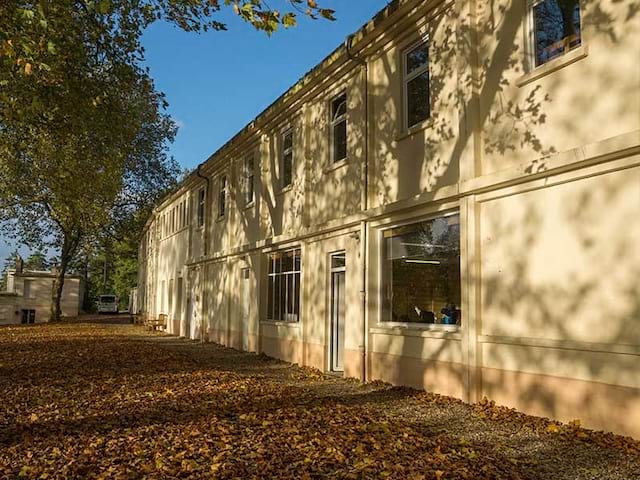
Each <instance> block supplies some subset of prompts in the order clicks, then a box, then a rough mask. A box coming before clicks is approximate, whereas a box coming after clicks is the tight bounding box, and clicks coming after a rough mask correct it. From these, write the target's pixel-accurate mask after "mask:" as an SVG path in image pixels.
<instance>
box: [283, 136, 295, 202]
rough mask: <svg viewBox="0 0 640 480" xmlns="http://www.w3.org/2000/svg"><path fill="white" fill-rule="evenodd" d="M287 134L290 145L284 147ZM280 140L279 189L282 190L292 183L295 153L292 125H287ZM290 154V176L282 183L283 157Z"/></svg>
mask: <svg viewBox="0 0 640 480" xmlns="http://www.w3.org/2000/svg"><path fill="white" fill-rule="evenodd" d="M288 135H291V146H290V147H289V148H285V145H286V143H285V139H286V138H287V136H288ZM280 141H281V142H282V155H281V161H280V189H281V190H284V189H285V188H288V187H290V186H291V185H292V184H293V165H294V162H295V155H294V135H293V127H289V128H287V129H286V130H284V131H283V132H282V134H281V136H280ZM289 154H290V155H291V178H290V179H289V183H286V184H285V183H284V171H285V169H284V164H285V159H286V158H287V155H289Z"/></svg>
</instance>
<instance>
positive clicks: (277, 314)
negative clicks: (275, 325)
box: [272, 275, 284, 320]
mask: <svg viewBox="0 0 640 480" xmlns="http://www.w3.org/2000/svg"><path fill="white" fill-rule="evenodd" d="M281 283H282V276H281V275H276V276H275V277H274V294H273V299H274V305H273V318H272V320H282V316H281V312H282V310H283V309H282V307H283V303H284V302H283V300H282V296H283V295H282V291H281V288H280V286H281Z"/></svg>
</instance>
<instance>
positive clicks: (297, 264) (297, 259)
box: [294, 249, 301, 272]
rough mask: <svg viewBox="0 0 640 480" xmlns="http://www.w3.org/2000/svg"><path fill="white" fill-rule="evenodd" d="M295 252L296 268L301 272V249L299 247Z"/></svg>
mask: <svg viewBox="0 0 640 480" xmlns="http://www.w3.org/2000/svg"><path fill="white" fill-rule="evenodd" d="M294 254H295V257H294V264H295V270H296V272H299V271H300V268H301V262H300V250H299V249H298V250H294Z"/></svg>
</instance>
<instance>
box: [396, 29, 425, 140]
mask: <svg viewBox="0 0 640 480" xmlns="http://www.w3.org/2000/svg"><path fill="white" fill-rule="evenodd" d="M422 45H426V46H427V52H428V51H429V36H428V35H425V36H423V37H421V38H420V40H418V41H416V42H414V43H412V44H411V45H409V46H408V47H407V48H405V49H404V50H403V51H402V108H403V112H404V113H403V115H402V117H403V118H402V127H403V130H405V131H408V130H413V129H415V128H419V127H420V126H421V125H424V124H425V123H426V122H428V121H429V119H430V118H431V72H430V71H429V63H430V60H431V56H430V55H429V54H427V63H426V65H424V66H422V67H420V68H418V69H416V70H414V71H413V72H411V73H409V74H408V73H407V65H408V62H407V57H408V55H409V54H410V53H411V52H413V51H414V50H416V49H417V48H419V47H421V46H422ZM424 72H427V74H428V75H427V76H428V81H429V97H428V98H427V102H429V104H428V106H429V115H428V116H427V118H425V119H424V120H420V121H419V122H418V123H415V124H413V125H409V89H408V88H407V86H408V84H409V82H410V81H411V80H413V79H414V78H416V77H419V76H420V75H422V74H423V73H424Z"/></svg>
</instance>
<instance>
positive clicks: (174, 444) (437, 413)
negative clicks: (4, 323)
mask: <svg viewBox="0 0 640 480" xmlns="http://www.w3.org/2000/svg"><path fill="white" fill-rule="evenodd" d="M639 472H640V442H638V441H635V440H632V439H630V438H624V437H619V436H615V435H612V434H604V433H597V432H591V431H589V430H583V429H581V428H580V427H579V426H578V425H576V424H573V425H561V424H557V423H553V422H550V421H548V420H545V419H540V418H536V417H530V416H526V415H523V414H520V413H518V412H516V411H514V410H510V409H506V408H503V407H498V406H495V405H493V404H492V403H490V402H481V403H480V404H477V405H473V406H470V405H465V404H464V403H462V402H460V401H457V400H454V399H451V398H448V397H442V396H438V395H433V394H429V393H425V392H416V391H414V390H410V389H403V388H391V387H390V386H388V385H385V384H381V383H373V384H369V385H366V386H362V385H360V384H358V383H357V382H355V381H350V380H343V379H338V378H333V377H328V376H325V375H323V374H321V373H320V372H318V371H315V370H311V369H303V368H299V367H296V366H290V365H288V364H285V363H283V362H279V361H275V360H272V359H269V358H266V357H263V356H257V355H253V354H243V353H240V352H237V351H234V350H230V349H226V348H223V347H220V346H217V345H213V344H204V345H203V344H198V343H191V342H187V341H185V340H179V339H175V338H172V337H168V336H162V335H153V334H149V333H146V332H143V331H142V330H140V329H139V328H135V327H132V326H128V325H118V326H115V325H112V326H107V325H96V324H73V325H72V324H65V325H37V326H32V327H3V328H0V478H18V477H25V478H123V479H124V478H163V479H164V478H242V479H244V478H295V479H300V478H326V477H328V478H332V477H333V478H398V479H529V478H532V479H533V478H535V479H545V480H546V479H560V478H567V479H569V478H571V479H574V478H584V479H587V478H593V479H606V478H615V479H625V480H627V479H632V478H640V475H639Z"/></svg>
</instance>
